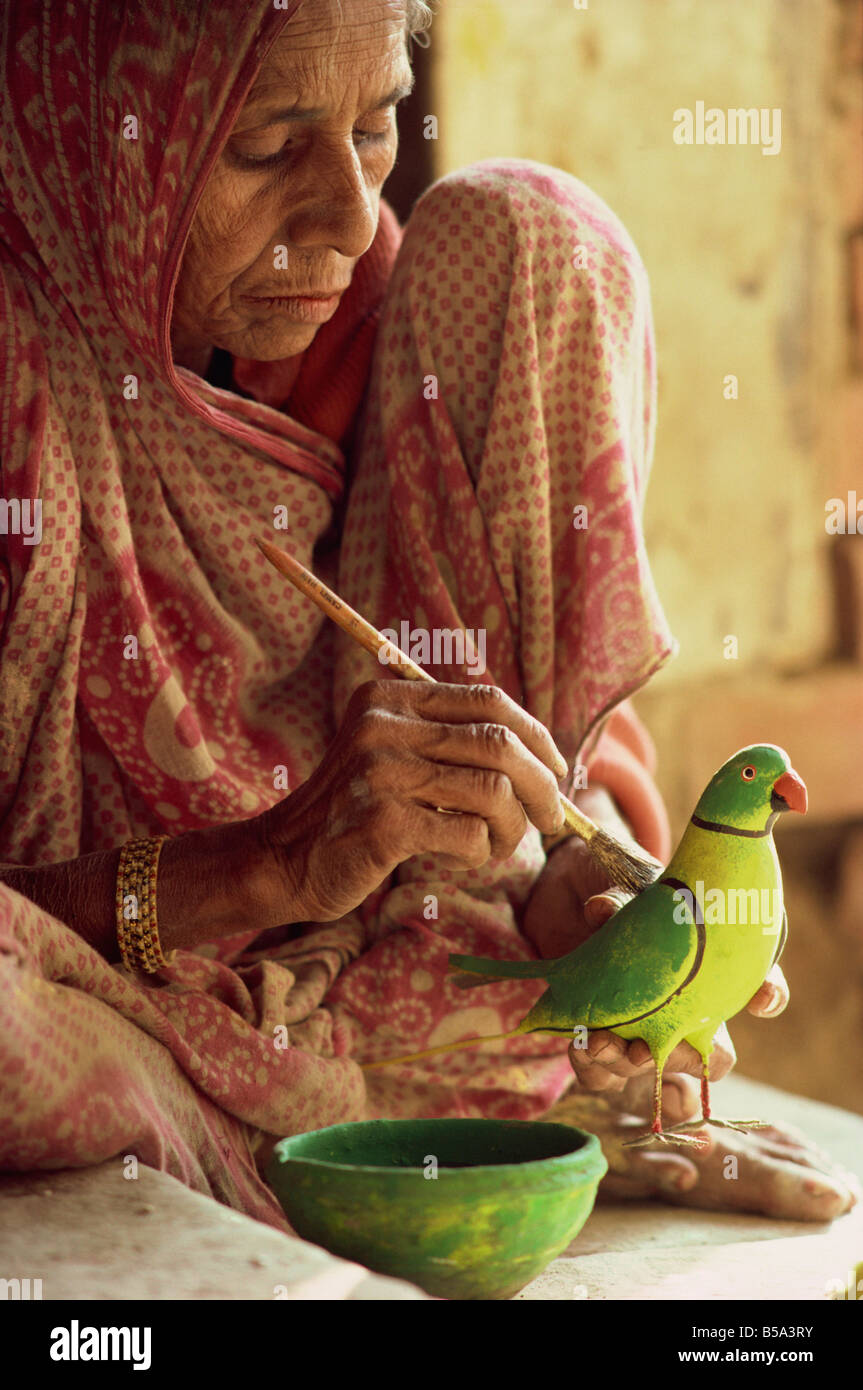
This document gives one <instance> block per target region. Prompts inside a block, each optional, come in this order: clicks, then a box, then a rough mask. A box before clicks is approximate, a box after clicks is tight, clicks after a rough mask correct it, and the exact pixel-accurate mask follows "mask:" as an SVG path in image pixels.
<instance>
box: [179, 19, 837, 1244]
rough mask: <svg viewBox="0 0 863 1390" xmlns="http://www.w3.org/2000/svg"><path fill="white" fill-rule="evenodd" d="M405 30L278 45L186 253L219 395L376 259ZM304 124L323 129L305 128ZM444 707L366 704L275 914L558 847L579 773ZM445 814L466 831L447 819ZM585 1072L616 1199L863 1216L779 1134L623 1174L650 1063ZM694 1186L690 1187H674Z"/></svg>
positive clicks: (557, 862) (343, 739)
mask: <svg viewBox="0 0 863 1390" xmlns="http://www.w3.org/2000/svg"><path fill="white" fill-rule="evenodd" d="M404 17H405V15H404V5H403V3H400V0H350V5H345V4H341V5H340V4H338V3H337V0H304V4H303V6H302V8H301V10H300V11H299V12H298V14H297V15H296V16H294V18H292V19H291V21H290V22H289V23H288V25H287V26H286V28H285V31H284V33H283V35H282V37H281V38H280V39H279V40H277V41H276V43H275V44H274V45H273V47H272V49H271V50H270V53H269V54H268V56H267V58H266V60H265V63H264V65H263V66H262V69H261V71H260V73H259V75H258V78H257V79H256V81H255V84H254V86H253V88H252V90H251V92H250V94H249V97H248V98H247V101H246V103H245V105H244V107H243V110H242V112H241V113H240V115H239V117H238V119H237V122H236V124H235V126H234V129H233V131H232V132H231V135H230V137H229V139H228V142H227V145H226V147H225V149H224V150H223V151H222V153H221V155H220V157H219V160H218V162H217V164H216V166H215V168H214V170H213V173H212V175H211V177H210V179H209V181H208V183H207V187H206V189H205V190H204V193H203V196H202V199H201V202H200V204H199V207H198V209H197V211H196V215H195V219H194V222H193V225H192V228H191V230H190V234H189V238H188V241H187V243H186V247H185V250H184V255H183V260H182V264H181V267H180V273H179V277H178V282H177V286H176V290H175V296H174V307H173V317H172V324H171V341H172V348H173V356H174V360H175V362H176V363H177V364H178V365H181V366H185V367H187V368H188V369H190V370H191V371H194V372H198V373H199V374H201V375H203V374H204V373H205V372H206V371H207V368H208V366H209V363H210V360H211V357H212V353H213V349H214V347H220V348H224V349H226V350H227V351H229V352H231V353H234V354H235V355H238V356H241V357H248V358H253V359H256V360H259V361H274V360H280V359H282V358H287V357H292V356H294V355H296V354H298V353H301V352H303V351H305V349H306V348H307V347H308V346H309V345H310V343H311V342H312V341H313V339H314V336H315V334H316V332H317V331H318V328H319V326H320V324H319V323H316V322H311V321H308V320H309V315H308V313H304V312H303V310H302V309H301V308H298V307H297V306H296V304H294V305H291V304H287V305H286V304H284V303H283V304H281V305H278V304H275V305H274V304H272V303H269V304H268V303H261V302H257V303H256V302H253V301H254V299H255V297H258V298H259V299H264V298H266V297H267V296H278V295H282V296H285V295H287V296H298V295H299V296H302V295H309V294H311V293H312V292H313V291H322V290H326V291H329V290H333V291H342V292H343V291H344V289H345V288H346V287H347V285H348V284H349V283H350V280H351V277H352V275H353V270H354V267H355V266H356V263H357V261H358V259H359V257H360V256H362V255H363V253H364V252H365V251H366V250H368V248H369V246H370V245H371V243H372V241H373V239H374V235H375V232H376V229H377V223H378V212H379V204H380V196H381V189H382V186H383V184H384V181H385V179H386V177H387V175H388V174H389V172H390V170H391V169H392V166H393V163H394V161H395V155H396V146H397V137H396V125H395V107H396V104H397V102H398V101H399V100H400V99H402V97H403V96H404V95H406V94H407V91H408V90H409V87H410V84H411V81H412V78H411V73H410V66H409V62H408V57H407V51H406V45H405V41H404ZM291 105H293V106H297V107H299V108H302V110H303V111H304V112H305V113H306V114H305V115H304V116H303V117H300V116H298V115H297V113H296V111H295V112H294V114H293V116H292V117H290V118H286V117H285V116H284V109H285V108H286V107H287V106H291ZM310 113H311V114H310ZM277 245H284V246H286V247H287V251H288V254H287V266H286V268H285V269H276V268H275V266H274V247H275V246H277ZM336 307H337V306H336V305H333V306H332V309H331V311H328V316H329V317H331V316H332V314H333V313H335V312H336ZM321 312H323V311H321ZM430 690H431V687H424V686H408V685H398V684H396V683H394V682H374V683H372V684H371V687H363V689H362V690H361V692H358V695H357V697H356V699H355V701H353V702H352V704H351V707H350V708H349V710H348V712H347V714H346V716H345V719H344V721H343V723H342V726H341V728H340V730H339V732H338V734H337V737H336V739H335V741H334V743H333V745H332V747H331V748H330V750H329V751H328V753H327V756H326V758H325V759H324V761H323V763H322V764H321V766H320V767H319V768H318V769H317V770H316V772H315V773H314V774H313V775H312V777H311V778H310V779H309V781H308V782H307V783H306V784H305V785H304V786H303V787H302V788H300V789H299V791H298V792H296V793H294V794H292V795H291V796H288V797H286V798H285V800H284V801H283V802H281V803H280V804H279V805H278V806H277V807H274V808H273V809H272V811H270V812H268V813H266V815H265V816H264V817H261V818H259V822H258V824H257V827H256V829H257V831H258V833H259V836H260V840H261V843H262V844H263V846H264V849H265V854H266V856H267V863H268V864H269V873H268V875H267V876H266V887H265V888H262V889H261V890H260V897H261V903H260V907H261V913H262V916H264V917H268V918H271V919H272V920H274V921H275V920H278V921H283V922H288V921H301V920H312V921H329V920H333V919H334V918H336V917H338V916H340V915H341V914H342V913H344V912H346V911H348V910H350V909H351V908H352V907H355V906H356V905H357V904H358V903H359V902H361V901H362V900H363V898H364V897H366V896H367V894H368V893H369V892H371V891H372V890H373V889H374V888H375V887H377V885H378V884H379V883H380V882H381V881H382V880H383V879H384V878H385V877H386V876H387V875H388V874H389V873H390V872H391V871H392V869H393V868H395V867H396V865H397V864H399V863H401V862H402V861H403V860H404V859H405V858H407V857H409V856H410V855H411V854H413V853H416V852H417V850H418V849H420V848H422V849H424V850H426V851H429V850H431V851H433V852H439V853H441V854H449V855H450V858H451V862H452V863H453V864H454V865H455V866H462V867H471V866H474V865H479V864H481V863H484V862H485V861H486V860H487V859H488V858H489V857H490V856H492V855H493V856H494V857H495V858H506V857H507V856H508V855H509V854H511V853H512V851H513V849H514V847H515V845H516V844H517V843H518V840H519V839H520V838H521V835H522V834H523V832H524V829H525V826H526V824H527V815H529V816H530V819H531V820H532V821H533V823H534V824H535V825H537V826H538V827H539V828H540V829H541V830H542V831H543V832H547V833H550V832H553V831H554V830H556V829H557V828H558V827H559V825H560V811H559V804H558V803H557V801H556V794H555V785H556V784H555V782H554V778H555V777H557V776H560V767H559V764H558V763H557V759H556V752H555V750H554V748H553V745H552V744H551V740H550V739H549V738H548V736H547V735H546V734H544V731H541V730H540V729H539V727H538V726H536V725H535V724H534V722H533V721H529V720H528V718H527V717H526V716H525V715H524V712H523V711H521V710H519V709H518V707H517V706H515V705H514V704H513V702H512V701H508V700H507V697H503V698H500V692H496V693H494V694H489V693H488V691H487V688H483V689H481V690H480V691H479V693H478V692H477V690H476V689H475V688H474V689H470V688H466V687H463V686H461V687H456V686H446V687H437V690H438V694H437V695H430V694H429V693H428V692H429V691H430ZM576 800H577V801H578V802H579V804H580V805H581V806H582V808H583V809H584V810H586V811H587V813H588V814H589V815H591V816H593V818H594V819H596V820H597V821H599V822H600V823H602V824H605V825H607V826H608V828H610V829H612V830H613V831H614V832H615V833H619V834H623V833H625V832H626V827H625V826H623V824H622V822H621V821H620V818H619V816H618V814H617V811H616V808H615V807H614V804H613V802H612V801H611V798H610V797H608V796H607V795H606V794H605V793H603V792H602V790H601V789H592V790H591V791H590V792H581V793H579V794H578V795H577V797H576ZM439 806H440V807H443V808H445V809H447V810H450V811H455V812H457V813H458V814H456V815H450V816H441V815H439V814H438V813H437V811H436V809H435V808H437V807H439ZM525 808H526V809H525ZM598 875H599V876H598ZM606 886H607V885H606V882H605V881H604V880H603V879H602V877H601V874H599V871H598V870H597V869H596V866H595V865H594V864H593V862H592V861H591V860H590V858H589V856H587V854H586V852H585V851H584V850H583V848H582V847H581V846H580V844H579V842H577V841H570V842H568V843H567V844H565V845H563V846H561V847H560V848H559V849H557V850H555V851H554V853H553V854H552V856H551V858H550V860H549V864H548V866H547V868H546V869H545V870H544V872H543V874H542V875H541V876H540V878H539V880H538V881H537V884H536V886H535V889H534V894H533V897H532V899H531V903H530V905H529V908H528V911H527V914H526V918H525V924H524V928H525V932H526V934H527V936H528V937H529V939H531V940H532V941H533V943H534V945H535V946H536V947H537V949H538V950H539V952H540V954H541V955H546V956H556V955H562V954H564V953H565V952H566V951H569V950H572V949H573V948H574V947H575V946H576V945H577V944H578V942H579V941H580V940H583V939H584V935H585V934H586V932H587V931H589V930H590V928H591V927H595V926H597V925H598V924H599V922H600V921H601V920H604V916H607V915H608V914H609V913H610V912H611V911H612V910H614V908H615V907H616V906H619V905H620V899H619V898H616V897H615V896H614V895H611V896H609V895H608V894H602V892H601V890H602V889H604V888H605V887H606ZM597 894H599V895H600V896H593V897H592V901H590V902H588V899H590V898H591V896H592V895H597ZM786 1002H787V987H786V986H785V983H784V979H783V977H782V974H781V972H780V971H778V970H777V971H774V972H771V977H770V980H769V982H768V983H766V984H765V986H764V988H763V989H762V990H760V991H759V993H758V994H757V995H756V997H755V999H754V1000H752V1001H751V1003H750V1005H749V1008H750V1010H751V1011H752V1012H755V1013H758V1014H760V1015H761V1016H763V1017H767V1016H770V1014H771V1013H778V1012H780V1011H781V1010H782V1008H784V1006H785V1003H786ZM598 1053H601V1056H599V1055H597V1054H598ZM571 1059H572V1064H573V1067H574V1070H575V1071H576V1075H577V1083H576V1086H577V1089H579V1090H580V1091H581V1093H582V1101H583V1103H585V1104H588V1105H589V1106H590V1107H592V1109H591V1113H592V1115H593V1121H592V1122H591V1123H590V1125H589V1127H590V1128H596V1130H597V1132H598V1133H600V1134H601V1136H602V1138H603V1144H604V1146H605V1147H606V1149H607V1151H608V1153H609V1155H610V1156H612V1155H616V1157H613V1161H612V1168H613V1170H614V1171H613V1173H612V1174H611V1175H610V1176H609V1178H608V1179H606V1182H605V1184H604V1187H605V1188H606V1189H607V1190H610V1191H613V1192H615V1193H617V1194H620V1193H621V1192H624V1191H628V1192H630V1193H632V1194H633V1195H647V1194H648V1193H655V1194H657V1195H662V1196H664V1197H665V1198H666V1199H667V1200H675V1201H682V1202H684V1201H685V1202H690V1203H691V1204H697V1205H709V1206H717V1207H719V1206H723V1205H732V1206H745V1207H748V1208H750V1209H756V1210H762V1211H771V1212H774V1213H776V1214H779V1213H780V1211H781V1213H782V1214H785V1215H796V1216H803V1217H814V1215H815V1214H816V1209H817V1212H819V1213H821V1214H822V1215H831V1216H832V1215H836V1214H838V1212H839V1211H841V1210H845V1209H847V1207H848V1206H849V1205H850V1204H851V1202H852V1201H853V1200H855V1199H854V1196H853V1193H852V1191H851V1189H850V1188H849V1187H848V1186H846V1185H844V1179H841V1180H840V1178H838V1177H836V1176H835V1175H834V1173H833V1170H832V1169H830V1170H829V1172H828V1171H827V1170H826V1169H825V1167H824V1164H825V1162H826V1161H825V1160H823V1159H822V1158H821V1156H820V1155H818V1154H817V1153H816V1151H815V1150H814V1149H812V1148H811V1146H807V1145H806V1144H805V1141H801V1142H800V1143H798V1141H797V1140H796V1139H792V1138H790V1137H783V1136H782V1135H781V1134H780V1133H779V1132H778V1131H768V1132H766V1134H765V1132H762V1133H761V1134H760V1136H759V1137H757V1138H756V1137H754V1136H753V1137H744V1136H739V1135H733V1136H729V1135H728V1134H727V1133H723V1134H722V1135H721V1136H719V1137H717V1135H716V1134H715V1133H712V1134H711V1135H710V1141H711V1142H710V1148H709V1150H707V1151H705V1152H703V1153H701V1154H699V1155H697V1156H694V1157H693V1156H692V1155H691V1154H687V1156H686V1157H683V1156H681V1155H677V1154H669V1153H662V1154H652V1153H649V1152H643V1151H635V1152H634V1154H633V1156H632V1157H625V1158H624V1157H622V1156H621V1155H622V1154H623V1153H625V1152H626V1151H622V1150H619V1147H616V1145H617V1141H618V1139H619V1137H620V1135H621V1134H625V1133H626V1132H628V1131H627V1125H631V1121H629V1120H627V1118H626V1112H627V1107H628V1108H629V1110H630V1111H631V1112H632V1113H633V1114H636V1115H639V1116H642V1117H643V1116H645V1115H647V1114H649V1097H648V1095H647V1094H646V1093H645V1091H644V1082H645V1080H647V1081H648V1083H649V1072H650V1070H651V1068H652V1064H651V1063H650V1061H649V1058H648V1057H647V1054H646V1047H645V1045H644V1044H643V1043H641V1042H639V1041H635V1042H632V1043H629V1044H628V1045H627V1044H625V1043H623V1042H622V1040H620V1039H615V1038H614V1037H612V1036H611V1035H610V1034H595V1035H593V1036H592V1038H591V1041H590V1046H589V1048H588V1049H587V1051H586V1053H585V1052H581V1053H578V1052H575V1051H574V1050H573V1052H572V1053H571ZM733 1062H734V1052H733V1048H732V1046H731V1042H730V1039H729V1038H728V1035H727V1030H723V1033H722V1036H721V1037H720V1038H719V1040H718V1045H717V1047H716V1049H715V1050H714V1054H713V1058H712V1060H711V1075H712V1076H713V1077H715V1078H716V1077H719V1076H721V1075H724V1074H725V1072H727V1071H728V1070H729V1069H730V1067H731V1066H732V1065H733ZM698 1069H699V1062H698V1059H697V1057H696V1055H695V1053H694V1052H692V1049H690V1048H686V1047H682V1048H679V1049H678V1050H677V1051H676V1052H675V1053H674V1055H673V1057H672V1058H671V1061H670V1063H669V1068H668V1074H667V1097H668V1100H667V1105H668V1106H671V1107H673V1106H674V1104H675V1098H677V1103H678V1105H679V1115H678V1118H688V1117H689V1116H690V1115H692V1114H693V1113H697V1084H696V1085H695V1086H694V1092H695V1097H694V1101H693V1095H692V1093H691V1088H690V1077H689V1076H687V1075H686V1073H691V1074H692V1075H697V1074H698ZM648 1089H649V1085H648ZM588 1093H593V1095H592V1096H591V1095H589V1094H588ZM612 1100H613V1102H614V1103H613V1104H612V1103H611V1101H612ZM675 1113H676V1112H675ZM671 1122H672V1123H673V1122H674V1121H673V1120H672V1121H671ZM642 1123H643V1120H642ZM732 1149H733V1150H734V1151H738V1150H741V1151H743V1152H744V1153H745V1154H746V1155H748V1156H749V1160H750V1161H749V1162H747V1163H745V1164H741V1180H740V1182H739V1183H737V1184H728V1183H724V1184H721V1183H720V1182H718V1181H717V1179H716V1172H717V1164H719V1163H720V1160H721V1155H722V1154H723V1153H725V1152H728V1151H731V1150H732ZM629 1152H632V1151H629ZM813 1172H814V1173H816V1174H818V1175H820V1176H819V1177H818V1179H817V1180H818V1181H820V1182H823V1183H824V1184H826V1185H827V1189H828V1192H827V1194H826V1195H825V1196H824V1197H821V1198H817V1197H816V1196H815V1195H814V1194H813V1193H812V1192H811V1191H810V1190H809V1188H808V1187H807V1184H809V1183H811V1182H812V1181H813V1179H812V1177H811V1174H812V1173H813ZM678 1181H679V1182H682V1183H683V1189H680V1188H678V1187H675V1186H674V1183H677V1182H678ZM669 1184H672V1185H671V1186H669ZM730 1188H733V1189H734V1190H733V1191H730V1190H729V1189H730ZM684 1189H685V1190H684ZM818 1202H820V1203H821V1206H820V1207H818V1206H817V1203H818ZM813 1204H815V1205H813Z"/></svg>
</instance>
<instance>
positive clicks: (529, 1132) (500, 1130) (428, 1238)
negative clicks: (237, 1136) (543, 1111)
mask: <svg viewBox="0 0 863 1390" xmlns="http://www.w3.org/2000/svg"><path fill="white" fill-rule="evenodd" d="M607 1167H608V1165H607V1164H606V1161H605V1159H604V1158H603V1156H602V1150H601V1149H600V1147H599V1141H598V1140H597V1138H596V1136H595V1135H593V1134H586V1133H585V1132H584V1131H583V1130H580V1129H574V1128H572V1127H571V1126H570V1125H560V1124H545V1123H542V1122H524V1121H520V1120H369V1121H364V1122H360V1123H355V1124H345V1125H333V1126H331V1127H330V1128H329V1129H319V1130H313V1131H312V1132H311V1133H309V1134H297V1135H294V1136H293V1137H292V1138H289V1139H282V1140H281V1141H280V1143H278V1144H277V1145H276V1148H275V1150H274V1152H273V1156H272V1158H271V1160H270V1163H269V1166H268V1168H267V1179H268V1181H269V1183H270V1185H271V1186H272V1188H273V1190H274V1191H275V1193H276V1195H277V1196H278V1198H279V1201H280V1202H281V1204H282V1207H283V1208H284V1211H285V1214H286V1216H287V1218H288V1221H289V1222H290V1224H291V1226H292V1227H293V1228H294V1230H295V1231H296V1233H297V1235H298V1236H301V1237H302V1239H304V1240H310V1241H314V1243H315V1244H316V1245H322V1246H323V1247H324V1248H325V1249H326V1250H329V1251H330V1252H331V1253H332V1254H334V1255H340V1256H341V1257H342V1258H343V1259H347V1260H354V1261H356V1262H357V1263H358V1264H362V1265H365V1266H366V1267H367V1268H368V1269H372V1270H376V1271H377V1272H378V1273H379V1274H389V1275H392V1276H394V1277H395V1278H399V1279H407V1280H409V1281H410V1282H411V1283H412V1284H418V1285H419V1287H420V1288H422V1289H425V1291H426V1292H427V1293H430V1294H433V1295H435V1296H436V1297H438V1298H458V1299H480V1298H482V1299H503V1298H511V1297H512V1295H513V1294H515V1293H518V1291H519V1289H523V1288H524V1286H525V1284H529V1283H530V1281H531V1280H532V1279H534V1278H535V1277H536V1275H537V1274H540V1273H541V1272H542V1270H543V1269H544V1268H545V1267H546V1265H547V1264H548V1263H549V1261H550V1260H553V1259H554V1258H555V1256H557V1255H559V1254H560V1252H561V1251H562V1250H564V1249H565V1248H566V1246H567V1245H568V1244H569V1242H570V1241H571V1240H572V1239H573V1238H574V1237H575V1236H576V1235H577V1234H578V1232H579V1231H580V1230H581V1228H582V1226H583V1225H584V1223H585V1221H586V1220H587V1218H588V1216H589V1215H590V1212H591V1210H592V1208H593V1203H594V1200H595V1198H596V1189H597V1187H598V1185H599V1180H600V1178H601V1177H602V1176H603V1174H604V1173H605V1172H606V1170H607ZM434 1173H436V1174H437V1176H433V1174H434Z"/></svg>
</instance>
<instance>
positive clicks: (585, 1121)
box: [543, 1074, 863, 1221]
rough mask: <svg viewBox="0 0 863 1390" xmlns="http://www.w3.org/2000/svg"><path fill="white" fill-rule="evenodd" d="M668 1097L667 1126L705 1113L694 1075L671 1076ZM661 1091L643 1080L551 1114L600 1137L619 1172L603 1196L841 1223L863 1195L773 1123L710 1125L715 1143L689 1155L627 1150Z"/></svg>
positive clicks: (810, 1147) (577, 1098)
mask: <svg viewBox="0 0 863 1390" xmlns="http://www.w3.org/2000/svg"><path fill="white" fill-rule="evenodd" d="M663 1091H664V1094H663V1109H662V1120H663V1125H667V1126H671V1125H674V1124H677V1123H680V1122H681V1121H683V1120H688V1119H692V1118H693V1117H694V1116H697V1115H698V1114H699V1087H698V1084H697V1082H696V1081H695V1080H694V1079H693V1078H692V1077H689V1076H685V1075H682V1074H672V1075H666V1076H665V1078H664V1083H663ZM651 1094H652V1083H651V1079H650V1078H648V1077H645V1078H641V1077H638V1078H635V1079H634V1080H633V1081H631V1082H630V1083H629V1084H628V1085H627V1088H626V1092H625V1095H623V1096H621V1095H619V1094H614V1095H611V1096H608V1095H603V1096H595V1095H579V1094H577V1093H576V1094H570V1095H569V1096H566V1097H565V1098H564V1099H563V1100H562V1101H560V1102H559V1103H558V1105H556V1106H555V1107H554V1109H553V1111H549V1113H548V1115H546V1116H543V1118H544V1119H548V1120H560V1121H562V1122H563V1123H569V1124H574V1125H577V1126H578V1127H579V1128H581V1129H586V1130H589V1131H590V1132H591V1133H593V1134H596V1135H597V1136H598V1138H599V1141H600V1143H601V1144H602V1151H603V1153H604V1154H605V1157H606V1159H607V1160H608V1166H609V1171H608V1173H607V1175H606V1177H605V1178H604V1179H603V1180H602V1182H601V1183H600V1187H599V1196H600V1198H601V1199H602V1198H609V1199H614V1200H620V1199H639V1198H640V1199H641V1200H644V1199H645V1198H650V1197H655V1198H659V1199H660V1200H661V1201H664V1202H671V1203H673V1204H674V1205H676V1206H686V1207H700V1208H703V1209H707V1210H714V1211H748V1212H758V1213H760V1214H762V1215H764V1216H771V1217H775V1218H777V1219H784V1220H789V1221H833V1220H834V1219H835V1218H836V1217H837V1216H841V1215H842V1214H843V1212H846V1211H849V1210H850V1209H851V1207H853V1206H855V1205H856V1203H857V1201H858V1200H859V1198H860V1197H861V1195H863V1193H861V1188H860V1184H859V1182H858V1180H857V1178H856V1177H854V1175H853V1174H851V1173H848V1172H846V1171H845V1169H843V1168H841V1167H840V1166H839V1165H838V1164H836V1163H834V1162H833V1161H832V1159H830V1158H829V1157H828V1156H827V1155H826V1154H825V1153H823V1152H822V1151H821V1150H820V1149H819V1148H818V1147H817V1146H816V1145H815V1144H812V1143H811V1142H810V1141H809V1140H808V1139H807V1138H806V1136H805V1135H803V1134H801V1133H800V1132H799V1131H797V1130H794V1129H792V1128H791V1127H788V1128H785V1127H783V1128H780V1127H778V1126H769V1127H767V1128H765V1129H760V1130H757V1131H753V1132H752V1133H749V1134H740V1133H737V1132H736V1131H734V1130H719V1131H717V1130H714V1129H709V1128H707V1127H705V1128H704V1129H701V1130H699V1131H698V1133H699V1135H700V1136H702V1137H703V1138H704V1139H705V1140H706V1143H705V1144H704V1145H703V1146H702V1147H701V1148H699V1149H698V1150H691V1151H690V1150H687V1152H686V1153H685V1154H683V1153H681V1152H679V1151H675V1150H672V1149H665V1148H663V1149H658V1150H653V1151H651V1150H650V1149H633V1148H625V1147H624V1143H625V1142H626V1141H627V1140H629V1139H632V1138H633V1137H634V1136H636V1135H637V1134H638V1133H639V1131H642V1132H643V1130H644V1127H645V1116H649V1114H650V1097H651ZM633 1112H636V1113H633ZM639 1112H640V1113H639Z"/></svg>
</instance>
